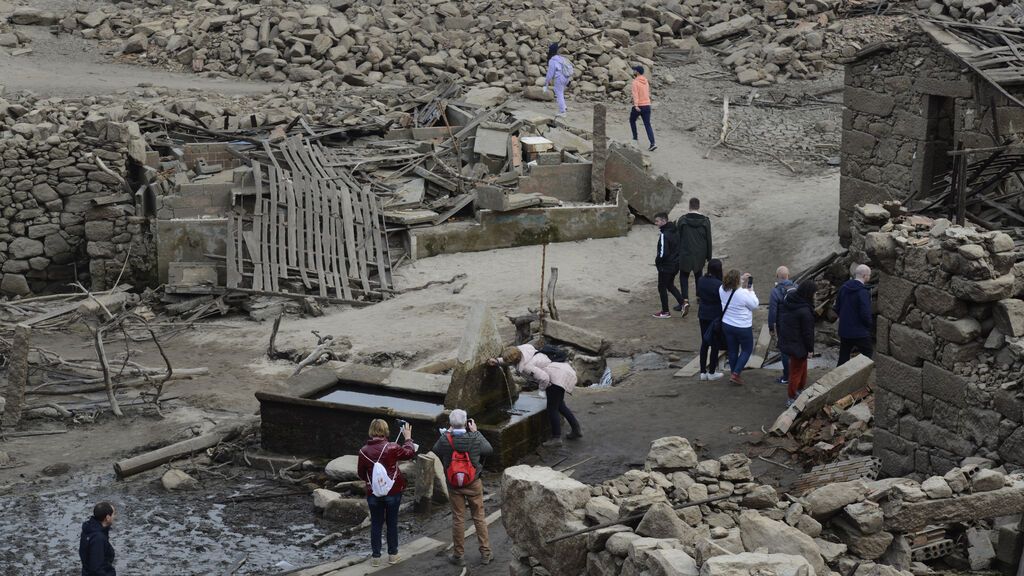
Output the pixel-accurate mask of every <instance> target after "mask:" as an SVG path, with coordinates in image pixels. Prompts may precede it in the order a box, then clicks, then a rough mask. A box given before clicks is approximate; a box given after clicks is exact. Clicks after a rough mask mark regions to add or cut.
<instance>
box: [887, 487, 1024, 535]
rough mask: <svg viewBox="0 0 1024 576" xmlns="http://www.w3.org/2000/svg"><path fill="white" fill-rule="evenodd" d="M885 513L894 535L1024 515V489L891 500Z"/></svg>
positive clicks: (889, 529)
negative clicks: (931, 527) (935, 497)
mask: <svg viewBox="0 0 1024 576" xmlns="http://www.w3.org/2000/svg"><path fill="white" fill-rule="evenodd" d="M882 511H883V512H884V513H885V529H886V530H888V531H891V532H911V531H913V530H920V529H921V528H924V527H925V526H928V525H930V524H952V523H954V522H973V521H975V520H981V519H984V518H994V517H996V516H1009V515H1011V514H1018V513H1020V512H1024V487H1010V488H1002V489H1000V490H992V491H989V492H978V493H976V494H967V495H963V496H956V497H953V498H943V499H941V500H924V501H922V502H902V501H894V500H890V501H889V502H886V503H885V504H883V505H882Z"/></svg>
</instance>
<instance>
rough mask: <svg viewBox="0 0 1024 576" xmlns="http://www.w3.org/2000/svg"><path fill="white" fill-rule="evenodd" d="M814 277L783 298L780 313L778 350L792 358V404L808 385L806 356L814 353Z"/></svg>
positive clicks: (790, 390)
mask: <svg viewBox="0 0 1024 576" xmlns="http://www.w3.org/2000/svg"><path fill="white" fill-rule="evenodd" d="M817 291H818V286H817V284H815V283H814V280H806V281H804V282H801V283H800V285H799V286H797V288H796V290H794V291H790V292H789V293H788V294H786V297H785V298H784V299H783V301H782V304H781V307H782V310H783V311H784V313H782V314H780V315H779V324H778V335H779V351H781V352H782V353H783V354H785V355H786V356H788V357H789V400H788V401H787V402H786V405H787V406H789V405H790V404H792V403H793V401H794V400H796V397H797V395H799V394H800V391H801V390H803V388H804V386H806V385H807V359H808V358H809V357H810V355H811V354H813V353H814V293H815V292H817Z"/></svg>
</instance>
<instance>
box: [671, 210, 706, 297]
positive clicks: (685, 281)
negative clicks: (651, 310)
mask: <svg viewBox="0 0 1024 576" xmlns="http://www.w3.org/2000/svg"><path fill="white" fill-rule="evenodd" d="M676 231H677V232H678V233H679V283H680V287H681V288H682V293H683V305H682V306H681V309H682V311H683V316H686V313H687V312H689V309H690V300H689V298H690V273H691V272H692V273H693V283H694V288H695V289H696V284H697V278H700V276H701V274H703V273H704V266H706V265H707V263H708V262H709V261H710V260H711V220H709V219H708V217H707V216H705V215H703V214H701V213H700V199H699V198H690V211H689V212H687V213H686V214H683V215H682V216H681V217H680V218H679V220H677V221H676Z"/></svg>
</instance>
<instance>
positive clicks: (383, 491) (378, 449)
mask: <svg viewBox="0 0 1024 576" xmlns="http://www.w3.org/2000/svg"><path fill="white" fill-rule="evenodd" d="M389 435H390V430H389V429H388V423H387V422H385V421H384V420H381V419H379V418H378V419H375V420H374V421H373V422H370V439H369V440H367V441H366V444H365V445H364V446H363V447H362V448H360V449H359V464H358V466H357V468H356V471H357V474H358V475H359V479H360V480H362V481H363V482H366V503H367V505H369V507H370V549H371V550H372V551H373V556H372V558H371V559H370V565H371V566H373V567H377V566H380V562H381V560H380V555H381V551H380V548H381V546H380V544H381V542H380V541H381V533H382V532H383V528H384V525H385V524H387V528H388V530H387V539H388V564H398V563H399V562H400V561H401V559H400V558H399V557H398V507H399V506H401V504H402V491H404V490H405V484H406V482H405V476H404V475H403V474H402V471H401V470H399V469H398V463H399V462H400V461H402V460H412V459H413V458H415V457H416V445H415V444H414V443H413V441H412V425H411V424H409V423H408V422H406V423H405V425H404V426H402V433H401V436H403V437H404V438H405V441H404V442H403V443H402V444H398V443H397V442H391V441H389V439H388V436H389Z"/></svg>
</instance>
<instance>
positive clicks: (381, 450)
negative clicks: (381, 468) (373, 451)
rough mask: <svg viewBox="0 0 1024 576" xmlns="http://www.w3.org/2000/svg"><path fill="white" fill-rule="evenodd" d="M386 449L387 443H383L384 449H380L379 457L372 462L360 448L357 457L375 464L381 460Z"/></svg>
mask: <svg viewBox="0 0 1024 576" xmlns="http://www.w3.org/2000/svg"><path fill="white" fill-rule="evenodd" d="M387 449H388V443H387V442H385V443H384V447H383V448H381V449H380V455H378V456H377V459H376V460H372V459H371V458H370V457H369V456H367V455H366V452H363V450H362V448H360V449H359V455H360V456H362V457H363V458H366V459H367V460H370V461H372V462H373V463H374V464H376V463H377V462H380V459H381V458H383V457H384V452H385V451H386V450H387Z"/></svg>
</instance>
